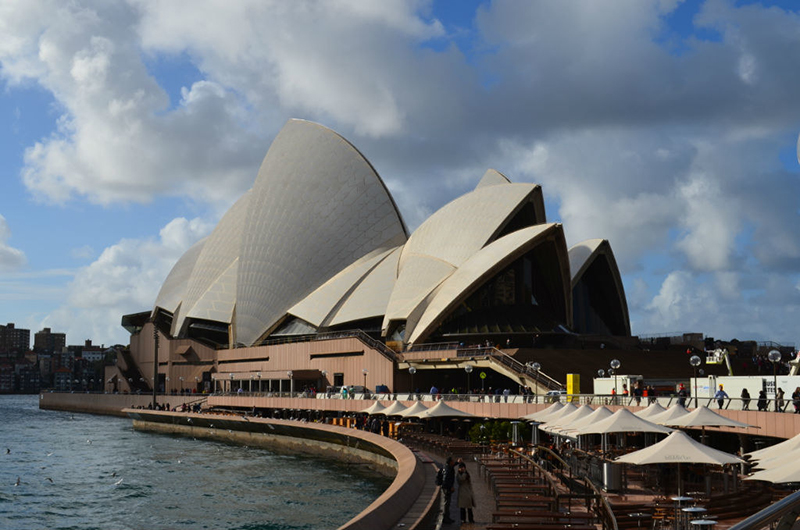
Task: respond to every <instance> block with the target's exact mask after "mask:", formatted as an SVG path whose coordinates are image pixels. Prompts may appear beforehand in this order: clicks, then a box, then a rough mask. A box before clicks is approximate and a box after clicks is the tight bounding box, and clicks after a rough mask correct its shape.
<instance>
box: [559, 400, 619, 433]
mask: <svg viewBox="0 0 800 530" xmlns="http://www.w3.org/2000/svg"><path fill="white" fill-rule="evenodd" d="M613 414H614V413H613V412H611V411H610V410H609V409H608V408H606V407H599V408H597V409H595V410H594V411H592V413H591V414H589V415H588V416H586V417H584V418H581V419H579V420H575V421H574V422H572V423H570V424H569V425H567V426H565V427H564V428H563V429H561V435H562V436H569V437H570V438H575V433H576V432H577V431H578V430H580V429H581V428H583V427H586V426H587V425H592V424H593V423H597V422H599V421H601V420H604V419H606V418H608V417H609V416H612V415H613Z"/></svg>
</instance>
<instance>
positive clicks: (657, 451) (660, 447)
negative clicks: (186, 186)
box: [615, 431, 744, 495]
mask: <svg viewBox="0 0 800 530" xmlns="http://www.w3.org/2000/svg"><path fill="white" fill-rule="evenodd" d="M615 462H621V463H627V464H634V465H637V466H642V465H646V464H678V495H680V494H681V480H680V476H681V475H680V472H681V468H680V465H681V463H687V464H688V463H692V464H716V465H724V464H738V463H742V462H744V461H743V460H742V459H741V458H739V457H738V456H736V455H732V454H730V453H726V452H724V451H719V450H717V449H713V448H711V447H708V446H707V445H703V444H701V443H700V442H696V441H694V440H693V439H692V438H691V437H690V436H689V435H688V434H686V433H685V432H683V431H674V432H673V433H672V434H670V435H669V436H667V437H666V438H664V439H663V440H661V441H660V442H658V443H656V444H653V445H651V446H649V447H645V448H644V449H640V450H639V451H634V452H632V453H628V454H627V455H623V456H621V457H619V458H617V459H616V460H615Z"/></svg>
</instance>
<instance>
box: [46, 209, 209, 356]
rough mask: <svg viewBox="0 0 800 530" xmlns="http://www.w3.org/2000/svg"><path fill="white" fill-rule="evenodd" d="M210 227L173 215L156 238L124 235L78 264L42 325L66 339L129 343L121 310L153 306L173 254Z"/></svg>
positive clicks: (184, 247)
mask: <svg viewBox="0 0 800 530" xmlns="http://www.w3.org/2000/svg"><path fill="white" fill-rule="evenodd" d="M212 228H213V226H212V225H210V224H209V223H207V222H205V221H202V220H200V219H192V220H187V219H184V218H178V219H174V220H172V221H171V222H169V223H168V224H167V225H166V226H164V227H163V228H162V229H161V231H160V233H159V237H158V238H149V239H123V240H121V241H120V242H118V243H117V244H115V245H112V246H110V247H108V248H106V249H105V250H103V252H102V253H101V254H100V256H99V257H98V258H97V259H96V260H95V261H94V262H92V263H91V264H90V265H88V266H86V267H83V268H81V269H79V270H78V271H77V272H76V273H75V275H74V277H73V279H72V281H71V282H70V284H69V286H68V288H67V298H66V300H65V301H64V304H63V305H62V306H61V307H59V308H58V309H56V310H55V311H53V312H51V313H50V314H48V315H47V316H46V317H44V318H43V319H42V322H41V326H42V327H44V326H48V327H51V328H53V329H58V330H63V331H64V332H65V333H67V337H68V340H69V341H77V342H78V343H80V342H82V341H83V340H85V339H87V338H93V337H94V338H97V339H98V340H104V341H107V342H110V343H120V344H127V343H128V340H129V339H128V334H127V332H126V331H125V330H124V329H123V328H122V327H121V326H120V321H121V318H122V315H124V314H128V313H135V312H139V311H148V310H149V309H151V308H152V305H153V302H154V301H155V299H156V295H157V294H158V290H159V289H160V287H161V283H162V282H163V281H164V279H165V278H166V277H167V274H168V273H169V271H170V270H171V269H172V266H173V265H174V264H175V262H176V261H177V260H178V258H179V257H180V256H181V255H182V254H183V253H184V252H185V251H186V250H187V249H188V248H189V247H190V246H191V245H192V244H194V243H195V242H197V241H198V240H199V239H201V238H202V237H205V236H206V235H208V234H209V233H210V232H211V229H212Z"/></svg>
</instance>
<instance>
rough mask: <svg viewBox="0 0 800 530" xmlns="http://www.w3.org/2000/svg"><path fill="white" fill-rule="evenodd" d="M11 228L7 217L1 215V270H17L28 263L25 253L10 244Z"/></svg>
mask: <svg viewBox="0 0 800 530" xmlns="http://www.w3.org/2000/svg"><path fill="white" fill-rule="evenodd" d="M10 237H11V230H10V229H9V228H8V223H7V222H6V218H5V217H3V216H2V215H0V272H8V271H13V270H17V269H19V268H20V267H22V266H23V265H25V263H26V261H27V260H26V259H25V253H24V252H22V251H21V250H19V249H17V248H14V247H12V246H10V245H8V243H7V241H8V239H9V238H10Z"/></svg>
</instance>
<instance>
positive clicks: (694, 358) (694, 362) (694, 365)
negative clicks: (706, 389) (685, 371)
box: [689, 355, 701, 408]
mask: <svg viewBox="0 0 800 530" xmlns="http://www.w3.org/2000/svg"><path fill="white" fill-rule="evenodd" d="M700 362H701V360H700V357H699V356H697V355H692V356H691V357H689V364H691V365H692V368H694V408H697V406H698V405H697V404H698V401H697V400H698V397H697V367H698V366H700Z"/></svg>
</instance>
